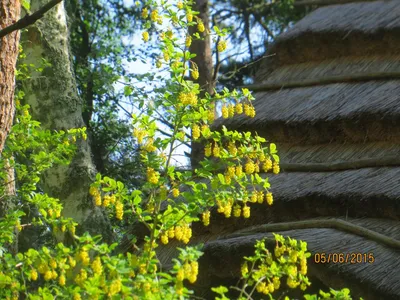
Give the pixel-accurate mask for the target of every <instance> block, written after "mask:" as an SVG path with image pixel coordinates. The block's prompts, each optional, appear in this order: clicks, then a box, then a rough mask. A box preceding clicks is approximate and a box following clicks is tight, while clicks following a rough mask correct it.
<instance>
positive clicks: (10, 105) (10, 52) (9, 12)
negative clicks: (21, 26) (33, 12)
mask: <svg viewBox="0 0 400 300" xmlns="http://www.w3.org/2000/svg"><path fill="white" fill-rule="evenodd" d="M20 9H21V6H20V3H19V1H18V0H0V29H1V28H5V27H7V26H9V25H11V24H13V23H14V22H16V21H17V20H18V19H19V16H20ZM18 45H19V32H18V31H15V32H13V33H10V34H9V35H6V36H4V37H3V38H1V40H0V153H1V152H2V150H3V148H4V142H5V140H6V138H7V134H8V132H9V130H10V128H11V125H12V120H13V117H14V88H15V79H14V76H15V65H16V62H17V57H18Z"/></svg>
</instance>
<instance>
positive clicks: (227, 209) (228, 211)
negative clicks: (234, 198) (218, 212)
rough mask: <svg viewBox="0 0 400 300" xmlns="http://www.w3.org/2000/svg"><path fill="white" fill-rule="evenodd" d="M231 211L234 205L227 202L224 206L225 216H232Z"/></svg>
mask: <svg viewBox="0 0 400 300" xmlns="http://www.w3.org/2000/svg"><path fill="white" fill-rule="evenodd" d="M231 213H232V205H231V204H229V203H228V204H226V205H225V206H224V215H225V218H230V217H231Z"/></svg>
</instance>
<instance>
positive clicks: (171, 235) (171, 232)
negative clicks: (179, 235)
mask: <svg viewBox="0 0 400 300" xmlns="http://www.w3.org/2000/svg"><path fill="white" fill-rule="evenodd" d="M174 237H175V228H174V227H171V228H170V229H168V238H170V239H173V238H174Z"/></svg>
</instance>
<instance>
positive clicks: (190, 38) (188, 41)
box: [185, 35, 192, 48]
mask: <svg viewBox="0 0 400 300" xmlns="http://www.w3.org/2000/svg"><path fill="white" fill-rule="evenodd" d="M191 44H192V37H191V36H190V35H188V36H186V39H185V46H186V47H187V48H189V47H190V45H191Z"/></svg>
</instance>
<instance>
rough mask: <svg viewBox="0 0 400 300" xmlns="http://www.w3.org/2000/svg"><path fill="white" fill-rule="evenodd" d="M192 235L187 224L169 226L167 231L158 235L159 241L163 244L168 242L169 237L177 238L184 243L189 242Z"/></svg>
mask: <svg viewBox="0 0 400 300" xmlns="http://www.w3.org/2000/svg"><path fill="white" fill-rule="evenodd" d="M191 237H192V228H190V226H189V224H184V225H182V226H175V227H171V228H170V229H168V230H167V231H165V232H163V233H162V234H161V235H160V239H161V242H162V243H163V244H168V242H169V239H173V238H175V239H177V240H178V241H181V242H183V243H185V244H187V243H189V241H190V239H191Z"/></svg>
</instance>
